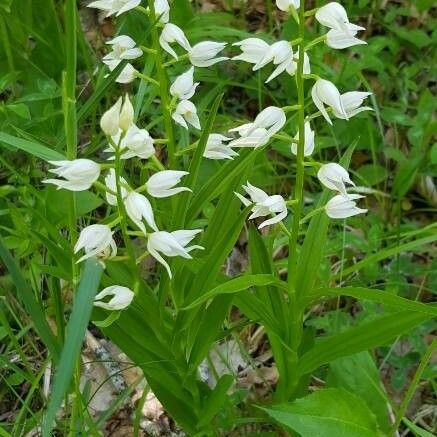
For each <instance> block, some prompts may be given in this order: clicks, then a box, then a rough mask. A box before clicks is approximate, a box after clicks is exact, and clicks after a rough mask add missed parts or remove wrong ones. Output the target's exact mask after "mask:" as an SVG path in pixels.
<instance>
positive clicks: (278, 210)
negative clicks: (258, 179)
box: [235, 182, 288, 229]
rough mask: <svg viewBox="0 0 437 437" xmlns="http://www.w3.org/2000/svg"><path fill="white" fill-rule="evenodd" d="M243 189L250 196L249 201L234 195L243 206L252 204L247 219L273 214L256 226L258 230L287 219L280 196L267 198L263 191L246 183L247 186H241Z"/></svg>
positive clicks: (284, 204)
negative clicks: (250, 212)
mask: <svg viewBox="0 0 437 437" xmlns="http://www.w3.org/2000/svg"><path fill="white" fill-rule="evenodd" d="M243 189H244V191H246V193H247V194H248V195H249V196H250V198H251V201H249V200H248V199H246V198H245V197H243V196H242V195H241V194H238V193H235V194H236V195H237V197H238V198H239V199H240V200H241V202H242V203H243V205H244V206H249V205H252V204H253V208H252V214H251V215H250V216H249V219H254V218H258V217H265V216H269V215H272V214H275V217H272V218H270V219H268V220H265V221H264V222H262V223H261V224H260V225H259V226H258V229H262V228H264V227H265V226H269V225H273V224H275V223H279V222H280V221H282V220H284V218H285V217H287V214H288V211H287V205H286V203H285V200H284V198H283V197H282V196H279V195H275V196H269V195H268V194H267V193H266V192H265V191H263V190H261V189H260V188H257V187H254V186H253V185H251V184H250V183H249V182H248V183H247V185H243Z"/></svg>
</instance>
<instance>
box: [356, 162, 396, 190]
mask: <svg viewBox="0 0 437 437" xmlns="http://www.w3.org/2000/svg"><path fill="white" fill-rule="evenodd" d="M357 173H358V175H359V176H360V177H361V178H362V179H363V181H364V182H365V183H366V185H368V186H373V185H377V184H379V183H381V182H383V181H385V180H386V179H387V178H388V171H387V169H386V168H385V167H383V166H382V165H379V164H365V165H363V166H361V167H360V168H359V169H358V170H357Z"/></svg>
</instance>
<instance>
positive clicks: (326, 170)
mask: <svg viewBox="0 0 437 437" xmlns="http://www.w3.org/2000/svg"><path fill="white" fill-rule="evenodd" d="M317 177H318V178H319V181H320V182H321V183H322V184H323V185H324V186H325V187H326V188H329V189H330V190H335V191H339V192H340V193H341V194H343V195H347V192H346V187H345V184H350V185H353V186H355V184H354V183H353V182H352V181H351V179H350V177H349V173H348V172H347V170H346V169H344V168H343V167H342V166H341V165H339V164H336V163H333V162H332V163H329V164H324V165H322V166H321V167H320V170H319V171H318V173H317Z"/></svg>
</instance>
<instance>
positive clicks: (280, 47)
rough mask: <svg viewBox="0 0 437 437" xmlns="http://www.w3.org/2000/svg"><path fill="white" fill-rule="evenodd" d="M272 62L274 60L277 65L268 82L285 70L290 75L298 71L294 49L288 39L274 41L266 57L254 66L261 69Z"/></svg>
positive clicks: (254, 69)
mask: <svg viewBox="0 0 437 437" xmlns="http://www.w3.org/2000/svg"><path fill="white" fill-rule="evenodd" d="M270 62H273V65H277V67H276V69H275V70H274V71H273V73H272V74H271V75H270V76H269V77H268V79H267V80H266V83H268V82H270V81H271V80H273V79H274V78H275V77H277V76H279V75H280V74H281V73H283V72H284V71H287V72H288V73H289V74H290V75H293V74H294V73H295V72H296V66H295V62H294V59H293V49H292V47H291V44H290V43H289V42H288V41H278V42H275V43H273V44H272V45H271V46H270V47H269V49H268V50H267V52H266V54H265V55H264V57H263V58H262V59H261V60H260V61H259V62H258V63H257V64H256V65H255V66H254V67H253V71H256V70H259V69H260V68H262V67H264V66H265V65H267V64H269V63H270Z"/></svg>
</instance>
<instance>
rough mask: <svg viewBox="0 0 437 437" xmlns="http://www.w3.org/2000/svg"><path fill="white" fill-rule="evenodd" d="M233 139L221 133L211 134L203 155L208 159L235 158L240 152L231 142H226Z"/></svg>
mask: <svg viewBox="0 0 437 437" xmlns="http://www.w3.org/2000/svg"><path fill="white" fill-rule="evenodd" d="M231 139H232V138H229V137H225V136H224V135H220V134H210V135H209V137H208V141H207V142H206V147H205V152H204V153H203V156H204V157H205V158H208V159H234V156H238V153H237V152H235V151H233V150H232V149H231V147H230V146H229V144H225V143H226V142H227V141H230V140H231Z"/></svg>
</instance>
